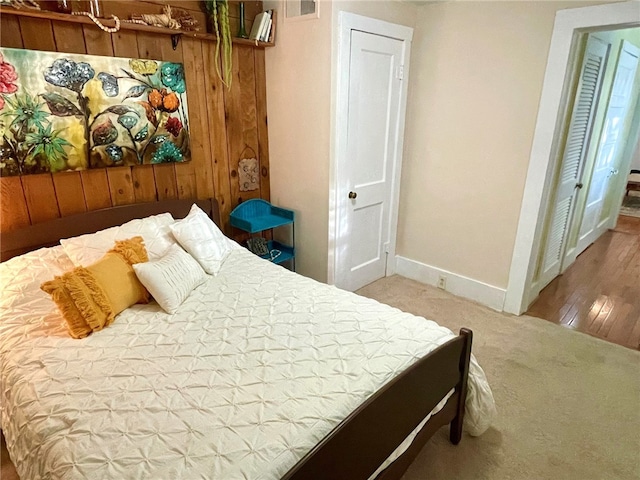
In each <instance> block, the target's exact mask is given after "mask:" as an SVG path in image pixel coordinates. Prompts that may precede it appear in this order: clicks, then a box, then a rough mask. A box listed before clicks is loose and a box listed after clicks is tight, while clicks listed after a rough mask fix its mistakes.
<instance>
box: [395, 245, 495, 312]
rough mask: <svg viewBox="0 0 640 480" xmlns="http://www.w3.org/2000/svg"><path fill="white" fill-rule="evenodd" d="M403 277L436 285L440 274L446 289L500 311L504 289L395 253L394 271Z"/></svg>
mask: <svg viewBox="0 0 640 480" xmlns="http://www.w3.org/2000/svg"><path fill="white" fill-rule="evenodd" d="M395 273H397V274H398V275H401V276H403V277H407V278H410V279H412V280H416V281H418V282H420V283H426V284H427V285H433V286H434V287H436V286H437V285H438V280H439V279H440V276H441V275H443V276H444V277H446V282H447V286H446V289H445V290H446V291H447V292H450V293H453V294H454V295H458V296H460V297H464V298H468V299H469V300H474V301H476V302H479V303H482V304H483V305H486V306H487V307H490V308H493V309H494V310H498V311H502V309H503V307H504V299H505V294H506V290H505V289H504V288H498V287H494V286H493V285H488V284H486V283H483V282H480V281H478V280H474V279H473V278H468V277H464V276H462V275H458V274H456V273H452V272H449V271H447V270H443V269H441V268H437V267H432V266H431V265H427V264H425V263H421V262H418V261H416V260H410V259H408V258H405V257H401V256H400V255H396V272H395Z"/></svg>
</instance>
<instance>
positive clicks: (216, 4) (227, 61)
mask: <svg viewBox="0 0 640 480" xmlns="http://www.w3.org/2000/svg"><path fill="white" fill-rule="evenodd" d="M204 5H205V7H206V9H207V13H208V14H209V19H210V20H211V29H212V30H213V31H214V33H215V34H216V48H215V59H214V60H215V61H214V63H215V65H216V73H217V74H218V77H219V78H220V80H222V83H223V84H224V85H225V86H226V87H227V89H229V90H230V89H231V79H232V76H231V72H232V67H233V51H232V49H233V44H232V41H231V28H230V25H229V2H228V0H204ZM221 46H222V64H223V67H222V70H221V69H220V47H221Z"/></svg>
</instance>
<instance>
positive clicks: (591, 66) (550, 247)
mask: <svg viewBox="0 0 640 480" xmlns="http://www.w3.org/2000/svg"><path fill="white" fill-rule="evenodd" d="M608 55H609V44H608V43H605V42H603V41H602V40H600V39H598V38H596V37H594V36H590V37H589V40H588V42H587V48H586V51H585V54H584V58H583V63H582V70H581V74H580V82H579V84H578V89H577V91H576V98H575V102H574V107H573V113H572V115H571V124H570V126H569V132H568V134H567V141H566V144H565V147H564V155H563V158H562V166H561V170H560V178H559V179H558V183H557V185H558V186H557V190H556V195H555V201H554V203H553V210H552V214H551V217H550V220H549V223H548V224H547V237H546V242H545V248H544V254H543V258H542V268H541V271H540V275H539V281H538V286H539V288H540V289H542V288H544V287H545V286H546V285H547V284H548V283H549V282H550V281H551V280H553V279H554V278H555V277H557V276H558V275H559V274H560V268H561V266H562V258H563V256H564V250H565V246H566V245H565V244H566V240H567V237H568V233H569V226H570V225H571V219H572V216H573V211H574V204H575V199H576V196H577V193H578V190H579V188H580V181H581V177H582V170H583V167H584V160H585V158H586V155H587V151H588V148H589V140H590V136H591V130H592V124H593V118H594V117H595V110H596V108H595V107H596V106H597V104H598V98H599V96H600V84H601V81H602V76H603V73H604V70H605V67H606V63H607V57H608Z"/></svg>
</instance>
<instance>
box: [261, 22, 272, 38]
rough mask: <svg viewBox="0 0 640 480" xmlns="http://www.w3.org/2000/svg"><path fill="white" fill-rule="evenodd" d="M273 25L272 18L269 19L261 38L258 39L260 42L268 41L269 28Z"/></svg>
mask: <svg viewBox="0 0 640 480" xmlns="http://www.w3.org/2000/svg"><path fill="white" fill-rule="evenodd" d="M272 25H273V18H269V23H267V28H265V29H264V32H263V34H262V36H261V37H260V41H261V42H268V41H269V34H270V33H271V26H272Z"/></svg>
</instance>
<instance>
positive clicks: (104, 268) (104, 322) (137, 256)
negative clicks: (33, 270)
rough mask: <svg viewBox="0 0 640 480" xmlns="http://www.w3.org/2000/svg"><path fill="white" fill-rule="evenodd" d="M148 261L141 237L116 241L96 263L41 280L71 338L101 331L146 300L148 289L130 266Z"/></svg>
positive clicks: (147, 298) (43, 288)
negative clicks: (127, 309)
mask: <svg viewBox="0 0 640 480" xmlns="http://www.w3.org/2000/svg"><path fill="white" fill-rule="evenodd" d="M146 261H148V256H147V251H146V249H145V246H144V241H143V239H142V237H140V236H138V237H133V238H130V239H128V240H120V241H116V242H115V246H114V247H113V248H112V249H111V250H109V251H108V252H107V254H106V255H105V256H104V257H102V258H101V259H100V260H98V261H97V262H96V263H94V264H92V265H90V266H88V267H76V268H74V269H73V270H71V271H70V272H67V273H65V274H63V275H61V276H57V277H55V278H54V279H53V280H50V281H48V282H45V283H43V284H42V285H41V286H40V288H41V289H42V290H44V291H45V292H47V293H48V294H49V295H51V298H52V299H53V301H54V302H55V304H56V305H57V306H58V308H59V309H60V312H61V313H62V316H63V317H64V319H65V321H66V322H67V327H68V329H69V333H70V334H71V336H72V337H73V338H84V337H86V336H87V335H89V334H90V333H92V332H97V331H98V330H102V329H103V328H104V327H106V326H108V325H110V324H111V323H112V322H113V319H114V317H115V316H116V315H117V314H119V313H120V312H122V311H123V310H124V309H126V308H128V307H130V306H131V305H133V304H135V303H148V302H149V292H148V291H147V290H146V289H145V288H144V286H143V285H142V284H141V283H140V281H139V280H138V277H137V276H136V274H135V271H134V270H133V267H132V265H134V264H136V263H141V262H146Z"/></svg>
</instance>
